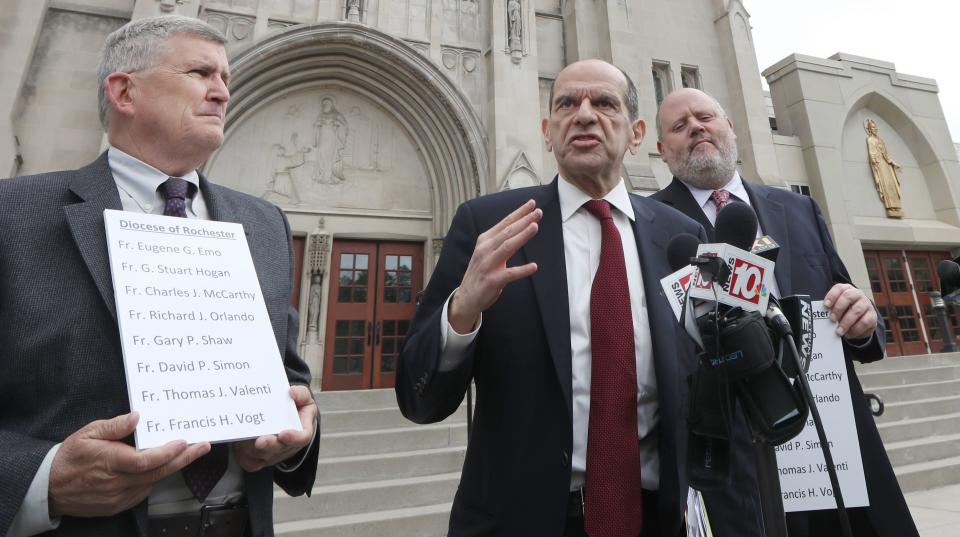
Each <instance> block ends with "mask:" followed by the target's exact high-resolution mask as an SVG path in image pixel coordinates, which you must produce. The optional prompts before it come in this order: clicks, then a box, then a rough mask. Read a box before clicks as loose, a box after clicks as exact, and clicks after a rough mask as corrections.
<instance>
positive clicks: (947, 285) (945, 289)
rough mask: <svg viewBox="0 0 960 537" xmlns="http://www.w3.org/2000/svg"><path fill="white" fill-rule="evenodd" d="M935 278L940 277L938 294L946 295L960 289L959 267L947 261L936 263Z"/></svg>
mask: <svg viewBox="0 0 960 537" xmlns="http://www.w3.org/2000/svg"><path fill="white" fill-rule="evenodd" d="M937 276H940V292H941V293H943V294H945V295H948V294H950V293H952V292H953V291H956V290H957V288H960V265H958V264H957V263H956V262H954V261H950V260H949V259H944V260H943V261H940V262H939V263H937Z"/></svg>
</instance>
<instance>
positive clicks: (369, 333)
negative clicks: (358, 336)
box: [367, 321, 373, 347]
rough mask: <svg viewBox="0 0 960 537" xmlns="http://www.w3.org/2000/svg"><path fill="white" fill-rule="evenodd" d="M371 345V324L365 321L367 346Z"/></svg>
mask: <svg viewBox="0 0 960 537" xmlns="http://www.w3.org/2000/svg"><path fill="white" fill-rule="evenodd" d="M370 345H373V323H371V322H370V321H367V346H368V347H369V346H370Z"/></svg>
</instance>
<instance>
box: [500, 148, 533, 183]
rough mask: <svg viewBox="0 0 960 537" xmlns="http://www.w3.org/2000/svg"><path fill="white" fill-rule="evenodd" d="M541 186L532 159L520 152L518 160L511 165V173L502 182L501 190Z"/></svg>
mask: <svg viewBox="0 0 960 537" xmlns="http://www.w3.org/2000/svg"><path fill="white" fill-rule="evenodd" d="M539 185H540V178H539V177H537V172H536V171H534V169H533V165H532V164H530V159H529V158H527V155H526V153H524V152H523V151H520V153H518V154H517V158H515V159H513V164H511V165H510V169H509V171H507V174H506V175H504V177H503V180H501V181H500V190H513V189H516V188H523V187H526V186H539Z"/></svg>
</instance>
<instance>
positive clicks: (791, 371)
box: [767, 295, 813, 378]
mask: <svg viewBox="0 0 960 537" xmlns="http://www.w3.org/2000/svg"><path fill="white" fill-rule="evenodd" d="M779 303H780V309H779V311H781V312H782V313H781V315H782V316H783V317H785V318H786V320H787V322H788V323H789V325H790V326H789V329H790V331H791V332H792V333H793V335H792V337H793V342H794V344H795V345H796V347H797V353H798V354H799V355H800V364H801V365H802V367H803V371H797V365H796V364H795V363H794V362H793V360H785V361H784V362H783V363H782V364H780V365H782V366H783V371H784V372H785V373H786V374H787V376H788V377H791V378H793V377H796V376H798V375H805V374H806V373H807V371H808V370H809V369H810V360H811V358H812V357H813V303H812V302H811V301H810V295H791V296H785V297H783V298H781V299H780V300H779ZM767 319H770V316H769V314H768V316H767Z"/></svg>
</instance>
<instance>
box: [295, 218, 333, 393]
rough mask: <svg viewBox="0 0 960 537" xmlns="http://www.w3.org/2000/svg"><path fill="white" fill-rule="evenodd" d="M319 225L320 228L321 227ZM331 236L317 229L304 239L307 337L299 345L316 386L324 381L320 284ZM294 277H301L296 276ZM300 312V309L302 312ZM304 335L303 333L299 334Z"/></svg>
mask: <svg viewBox="0 0 960 537" xmlns="http://www.w3.org/2000/svg"><path fill="white" fill-rule="evenodd" d="M321 225H322V224H321ZM330 244H331V239H330V234H329V233H327V232H325V231H323V230H322V228H321V227H318V229H317V230H315V231H314V232H313V233H311V234H310V235H309V236H308V237H307V251H306V253H305V255H304V260H305V261H306V262H305V263H304V265H305V266H304V272H306V275H308V276H309V278H308V282H309V283H308V286H307V308H306V315H305V316H304V317H303V318H302V319H301V320H300V322H301V324H306V333H305V335H304V337H303V341H302V343H301V344H300V349H301V353H302V354H303V359H304V360H305V361H306V362H307V364H308V365H309V366H310V369H311V370H312V371H313V378H314V379H316V382H315V386H316V387H319V386H321V382H322V380H323V343H324V342H323V338H322V337H321V333H322V332H323V330H322V326H323V312H324V311H326V308H324V307H323V305H324V300H323V282H324V276H325V275H326V273H327V271H328V270H329V265H330V259H329V258H330ZM295 277H301V276H300V275H295ZM301 309H303V308H301ZM301 333H303V332H301Z"/></svg>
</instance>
